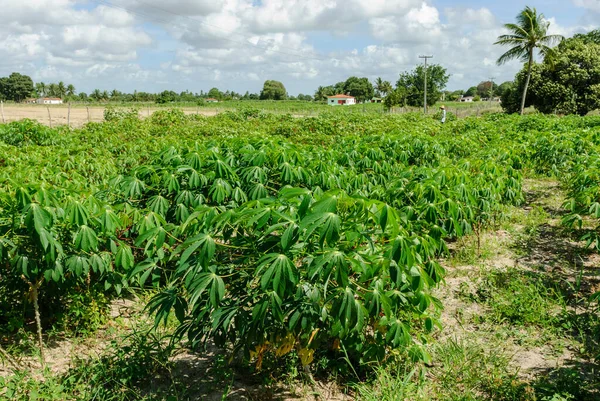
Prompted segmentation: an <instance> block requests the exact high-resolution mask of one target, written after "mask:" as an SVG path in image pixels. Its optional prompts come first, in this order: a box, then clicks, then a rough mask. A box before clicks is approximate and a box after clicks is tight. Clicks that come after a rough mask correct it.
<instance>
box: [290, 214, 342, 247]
mask: <svg viewBox="0 0 600 401" xmlns="http://www.w3.org/2000/svg"><path fill="white" fill-rule="evenodd" d="M340 226H341V219H340V216H338V215H337V214H335V213H332V212H321V213H312V214H309V215H308V216H306V217H305V218H304V219H302V222H300V230H301V231H303V230H306V231H305V232H304V238H305V240H309V239H310V237H311V235H312V234H313V233H314V232H315V230H317V229H319V244H320V246H321V247H323V244H324V243H327V245H329V246H334V245H335V243H336V242H337V241H338V240H339V239H340Z"/></svg>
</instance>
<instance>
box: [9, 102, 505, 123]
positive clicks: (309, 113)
mask: <svg viewBox="0 0 600 401" xmlns="http://www.w3.org/2000/svg"><path fill="white" fill-rule="evenodd" d="M257 105H260V104H249V106H250V107H252V106H257ZM366 106H367V107H361V106H360V105H359V106H357V107H351V108H350V107H331V108H330V107H327V106H324V107H319V106H317V105H315V107H314V108H308V107H302V108H299V107H286V106H285V105H282V106H281V107H273V108H260V107H257V108H258V109H259V110H261V111H263V112H265V113H275V114H291V115H293V116H295V117H315V116H318V115H319V114H321V113H323V112H341V113H384V112H385V111H384V108H383V105H379V104H378V105H373V104H370V105H366ZM117 107H118V106H117ZM124 107H127V106H124ZM179 108H180V109H181V110H183V112H184V113H186V114H202V115H205V116H214V115H216V114H219V113H222V112H225V111H235V110H236V108H233V107H228V106H222V107H205V106H204V107H198V106H195V107H179ZM255 108H256V107H255ZM105 109H106V107H104V106H96V105H94V106H90V105H86V104H73V105H71V104H66V105H29V104H27V105H26V104H5V103H2V102H0V117H1V118H2V122H3V123H8V122H11V121H18V120H22V119H24V118H28V119H31V120H36V121H39V122H40V123H42V124H46V125H49V126H51V127H55V126H58V125H68V126H70V127H81V126H83V125H84V124H86V123H88V122H102V121H104V110H105ZM138 109H139V114H140V117H142V118H144V117H149V116H150V115H151V114H152V113H154V112H155V111H157V110H165V109H166V108H165V107H151V106H149V105H145V106H144V107H142V108H139V107H138ZM421 110H422V109H421V108H418V107H396V108H394V109H392V110H391V111H390V112H391V113H392V114H403V113H410V112H417V113H418V112H421ZM446 110H447V111H448V112H449V113H452V114H455V115H456V116H457V117H458V118H464V117H469V116H479V115H481V114H483V113H489V112H500V111H501V108H500V106H499V105H498V104H497V103H496V104H488V103H484V102H481V103H479V104H473V105H469V106H465V105H460V106H453V105H452V104H450V103H449V104H447V108H446ZM436 112H437V108H436V107H435V106H434V107H432V108H430V110H429V113H430V114H433V113H436Z"/></svg>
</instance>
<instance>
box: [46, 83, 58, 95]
mask: <svg viewBox="0 0 600 401" xmlns="http://www.w3.org/2000/svg"><path fill="white" fill-rule="evenodd" d="M46 95H47V96H58V90H57V87H56V84H50V85H48V91H47V93H46Z"/></svg>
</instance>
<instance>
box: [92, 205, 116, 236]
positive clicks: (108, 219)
mask: <svg viewBox="0 0 600 401" xmlns="http://www.w3.org/2000/svg"><path fill="white" fill-rule="evenodd" d="M98 221H99V222H100V227H101V229H102V232H103V233H106V234H113V233H114V232H115V231H116V230H117V229H118V228H121V227H122V223H121V219H119V216H117V214H116V213H115V212H114V211H113V210H112V209H109V208H106V209H104V212H103V213H102V214H101V215H100V217H99V218H98Z"/></svg>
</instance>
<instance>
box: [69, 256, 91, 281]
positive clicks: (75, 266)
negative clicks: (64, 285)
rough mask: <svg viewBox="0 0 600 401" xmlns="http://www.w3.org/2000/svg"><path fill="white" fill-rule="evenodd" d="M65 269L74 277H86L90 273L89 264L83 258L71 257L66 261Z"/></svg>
mask: <svg viewBox="0 0 600 401" xmlns="http://www.w3.org/2000/svg"><path fill="white" fill-rule="evenodd" d="M67 269H68V270H69V271H70V272H71V273H72V274H73V275H74V276H75V277H81V276H87V274H88V273H89V271H90V263H89V260H88V259H87V258H86V257H84V256H79V255H73V256H71V257H70V258H68V259H67Z"/></svg>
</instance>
